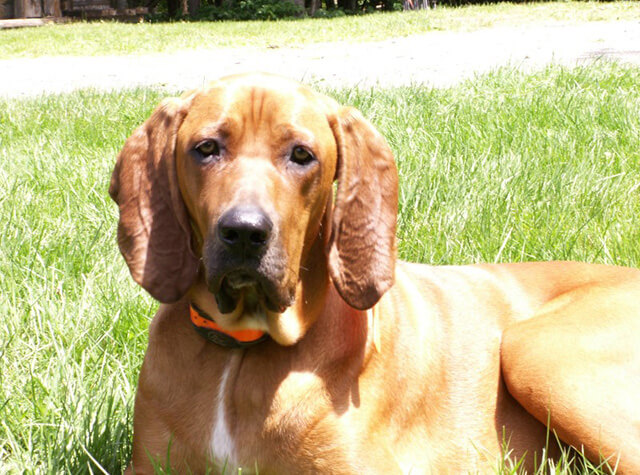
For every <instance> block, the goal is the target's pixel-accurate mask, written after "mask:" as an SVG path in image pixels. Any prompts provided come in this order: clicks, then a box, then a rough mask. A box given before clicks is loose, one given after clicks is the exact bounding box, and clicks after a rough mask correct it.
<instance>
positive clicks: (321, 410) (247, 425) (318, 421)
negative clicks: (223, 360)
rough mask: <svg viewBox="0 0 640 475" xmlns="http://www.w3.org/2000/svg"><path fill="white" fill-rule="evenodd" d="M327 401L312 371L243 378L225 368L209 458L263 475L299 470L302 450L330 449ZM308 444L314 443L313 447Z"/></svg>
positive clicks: (330, 416)
mask: <svg viewBox="0 0 640 475" xmlns="http://www.w3.org/2000/svg"><path fill="white" fill-rule="evenodd" d="M330 408H331V401H330V397H329V395H328V394H327V391H326V388H325V383H324V381H323V380H322V378H321V377H319V376H318V375H317V374H315V373H313V372H310V371H290V372H289V373H287V374H286V375H284V376H283V375H274V374H269V372H268V371H263V372H262V373H261V374H260V373H252V374H246V373H245V372H239V373H235V372H234V366H233V365H228V366H227V367H225V369H224V371H223V372H222V374H221V376H220V383H219V385H218V391H217V395H216V401H215V404H214V417H213V427H212V430H211V443H210V448H211V453H212V455H213V457H214V459H215V460H216V462H218V463H223V464H225V463H226V464H227V466H231V467H233V468H239V467H242V468H243V470H244V471H246V470H253V469H255V468H256V467H257V469H258V471H260V472H262V473H269V472H271V471H278V469H282V468H284V467H286V466H287V465H289V464H293V465H294V466H298V467H299V466H303V465H304V460H300V459H299V457H300V454H301V452H302V453H304V452H305V450H304V446H305V445H307V444H308V445H309V446H314V447H317V446H323V445H328V444H329V441H328V440H319V439H323V438H325V439H328V438H330V434H331V433H332V432H334V431H331V430H330V429H328V427H329V426H330V425H331V424H332V423H333V422H332V421H331V419H333V418H334V416H333V415H332V413H331V410H330ZM311 439H313V441H312V442H311Z"/></svg>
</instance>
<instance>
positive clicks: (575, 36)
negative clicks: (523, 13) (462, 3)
mask: <svg viewBox="0 0 640 475" xmlns="http://www.w3.org/2000/svg"><path fill="white" fill-rule="evenodd" d="M600 59H616V60H621V61H625V62H631V63H635V64H638V65H640V22H637V21H634V22H631V21H615V22H591V23H581V24H571V25H569V24H561V23H547V24H542V25H535V26H523V27H496V28H487V29H481V30H477V31H472V32H432V33H428V34H423V35H419V36H413V37H408V38H397V39H392V40H386V41H381V42H375V43H362V44H344V43H324V44H316V45H311V46H307V47H304V48H278V49H258V48H242V49H220V50H202V51H184V52H180V53H173V54H162V55H161V54H158V55H145V56H106V57H55V58H53V57H43V58H36V59H13V60H2V61H0V95H1V96H14V97H15V96H29V95H37V94H40V93H46V92H65V91H71V90H74V89H78V88H86V87H95V88H99V89H105V90H108V89H119V88H123V87H133V86H139V85H160V86H164V87H167V88H170V89H179V90H182V89H188V88H191V87H195V86H199V85H202V84H203V83H205V82H207V81H208V80H210V79H213V78H216V77H218V76H221V75H225V74H231V73H237V72H243V71H256V70H260V71H270V72H274V73H278V74H282V75H286V76H290V77H293V78H296V79H302V80H305V81H307V82H320V83H325V84H330V85H335V86H342V85H364V86H370V85H376V84H380V85H400V84H413V83H420V84H425V85H428V86H435V87H444V86H448V85H452V84H455V83H457V82H459V81H461V80H463V79H467V78H469V77H473V75H474V74H476V73H483V72H487V71H489V70H492V69H495V68H497V67H500V66H507V65H510V66H513V67H517V68H520V69H523V70H533V69H537V68H541V67H543V66H545V65H547V64H550V63H557V64H563V65H569V66H573V65H576V64H583V63H586V62H590V61H594V60H600Z"/></svg>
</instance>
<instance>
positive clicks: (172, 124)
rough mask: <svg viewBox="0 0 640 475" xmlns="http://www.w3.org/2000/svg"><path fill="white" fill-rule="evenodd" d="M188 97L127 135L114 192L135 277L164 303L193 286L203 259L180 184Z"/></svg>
mask: <svg viewBox="0 0 640 475" xmlns="http://www.w3.org/2000/svg"><path fill="white" fill-rule="evenodd" d="M188 102H189V101H187V100H186V99H167V100H165V101H163V102H162V103H161V104H160V105H159V106H158V107H157V108H156V110H155V111H154V112H153V113H152V114H151V117H149V119H148V120H147V121H146V122H145V123H144V124H142V125H141V126H140V127H138V129H136V130H135V132H134V133H133V134H132V135H131V137H129V139H127V141H126V142H125V144H124V148H123V149H122V151H121V152H120V155H119V156H118V161H117V163H116V166H115V169H114V170H113V175H112V176H111V186H110V187H109V194H110V195H111V198H113V200H114V201H115V202H116V203H118V206H119V208H120V221H119V222H118V245H119V246H120V252H121V253H122V255H123V256H124V258H125V260H126V261H127V265H128V266H129V270H130V271H131V276H132V277H133V279H134V280H135V281H136V282H137V283H138V284H140V285H141V286H142V287H144V288H145V290H147V292H149V293H150V294H151V295H152V296H153V297H154V298H156V299H157V300H159V301H160V302H164V303H170V302H175V301H177V300H179V299H180V298H181V297H182V296H183V295H184V294H185V293H186V292H187V290H188V289H189V287H190V286H191V285H192V284H193V281H194V279H195V276H196V272H197V268H198V259H197V257H196V256H195V255H194V253H193V251H192V249H191V229H190V224H189V218H188V215H187V210H186V206H185V204H184V202H183V200H182V197H181V195H180V191H179V188H178V178H177V175H176V164H175V143H176V135H177V132H178V128H179V127H180V124H182V120H183V119H184V117H185V115H186V111H187V105H188Z"/></svg>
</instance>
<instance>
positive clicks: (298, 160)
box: [110, 75, 640, 474]
mask: <svg viewBox="0 0 640 475" xmlns="http://www.w3.org/2000/svg"><path fill="white" fill-rule="evenodd" d="M336 177H337V180H338V187H337V192H336V194H335V204H333V196H334V192H333V187H332V183H333V181H334V179H335V178H336ZM110 193H111V196H112V197H113V198H114V200H115V201H116V202H117V203H118V205H119V207H120V222H119V226H118V243H119V245H120V249H121V251H122V254H123V255H124V257H125V259H126V261H127V264H128V265H129V268H130V270H131V274H132V275H133V278H134V279H135V280H136V281H137V282H138V283H139V284H140V285H142V286H143V287H144V288H145V289H146V290H147V291H148V292H149V293H150V294H151V295H152V296H154V297H155V298H156V299H158V300H160V301H161V302H163V305H161V306H160V309H159V310H158V313H157V314H156V316H155V318H154V320H153V322H152V324H151V328H150V335H149V347H148V350H147V353H146V356H145V359H144V364H143V367H142V371H141V374H140V381H139V387H138V393H137V397H136V402H135V417H134V447H133V460H132V469H133V471H134V472H135V473H148V472H151V471H152V468H151V467H152V460H156V461H159V463H160V464H161V465H166V464H168V465H170V466H171V467H173V468H174V469H175V470H177V471H179V472H188V471H190V472H192V473H203V472H205V471H207V470H208V469H211V470H213V471H214V472H216V471H220V470H222V468H223V467H226V468H227V469H229V468H235V467H243V469H244V470H245V471H247V470H248V471H252V470H255V469H257V470H258V471H259V473H261V474H268V473H304V472H324V473H400V472H411V473H425V472H430V473H447V472H467V471H471V472H474V471H477V470H481V471H484V470H487V469H491V468H495V467H497V465H498V462H499V460H500V458H501V457H503V455H504V454H503V453H502V452H503V449H504V445H505V444H504V442H505V441H507V442H508V445H509V450H511V454H512V455H513V456H514V457H523V456H524V457H525V460H526V462H525V463H526V466H529V467H531V466H533V465H534V464H535V463H539V460H540V458H541V456H542V454H543V449H544V448H545V445H546V442H545V439H546V436H547V429H546V427H545V425H547V424H550V427H551V428H552V429H554V430H556V431H557V434H558V436H559V437H560V438H561V439H562V441H564V442H565V443H568V444H572V445H574V446H575V447H577V448H584V451H585V453H586V454H587V455H588V456H589V457H590V458H591V459H593V460H594V461H596V462H598V460H599V459H600V457H601V456H602V457H604V458H608V459H609V461H610V463H611V465H615V464H616V463H618V464H619V465H618V468H619V470H620V471H621V472H636V473H639V472H640V425H639V421H640V404H639V402H640V401H639V399H638V396H640V355H639V353H640V349H639V346H640V345H639V343H640V338H639V335H640V319H639V318H638V314H639V313H640V308H639V304H640V273H639V272H638V271H636V270H633V269H626V268H619V267H608V266H600V265H588V264H579V263H570V262H557V263H524V264H507V265H474V266H463V267H431V266H426V265H416V264H408V263H404V262H396V260H395V226H396V209H397V174H396V168H395V164H394V160H393V156H392V153H391V150H390V149H389V146H388V145H387V143H386V142H385V140H384V139H383V138H382V136H381V135H380V134H379V133H377V132H376V131H375V130H374V129H373V127H372V126H371V125H370V124H369V123H368V122H367V121H366V120H365V119H364V118H363V117H362V116H361V115H360V113H358V112H357V111H356V110H354V109H351V108H345V107H340V106H339V105H338V104H336V103H335V102H334V101H333V100H331V99H328V98H327V97H325V96H322V95H320V94H317V93H315V92H313V91H311V90H309V89H307V88H306V87H303V86H301V85H299V84H297V83H293V82H290V81H287V80H284V79H279V78H276V77H272V76H266V75H246V76H235V77H228V78H225V79H222V80H220V81H217V82H214V83H213V84H211V85H210V86H209V87H207V88H205V89H202V90H198V91H193V92H190V93H188V94H186V95H184V96H183V97H182V98H180V99H171V100H167V101H165V102H163V103H162V104H161V105H160V106H159V107H158V108H157V109H156V110H155V111H154V112H153V114H152V116H151V117H150V118H149V120H147V122H145V124H143V125H142V126H141V127H140V128H139V129H137V130H136V131H135V132H134V134H133V135H132V136H131V138H129V139H128V140H127V142H126V144H125V146H124V148H123V150H122V152H121V153H120V156H119V158H118V163H117V165H116V168H115V171H114V173H113V177H112V182H111V189H110ZM551 439H553V435H552V436H551ZM554 450H555V448H554V447H549V448H548V450H547V455H549V456H553V455H554ZM536 459H537V462H536V461H535V460H536Z"/></svg>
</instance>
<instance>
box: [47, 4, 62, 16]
mask: <svg viewBox="0 0 640 475" xmlns="http://www.w3.org/2000/svg"><path fill="white" fill-rule="evenodd" d="M43 3H44V15H45V16H53V17H61V16H62V8H60V0H44V2H43Z"/></svg>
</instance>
